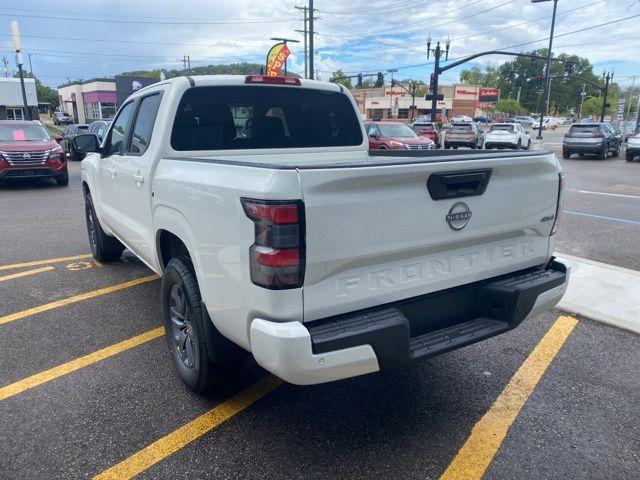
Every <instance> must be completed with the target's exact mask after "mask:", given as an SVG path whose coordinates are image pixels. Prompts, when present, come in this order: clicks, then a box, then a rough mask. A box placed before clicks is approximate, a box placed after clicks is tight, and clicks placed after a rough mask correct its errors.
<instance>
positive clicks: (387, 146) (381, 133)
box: [364, 122, 436, 150]
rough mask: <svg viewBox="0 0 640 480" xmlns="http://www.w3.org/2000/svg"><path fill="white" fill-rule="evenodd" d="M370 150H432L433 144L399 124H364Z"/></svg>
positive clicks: (434, 146)
mask: <svg viewBox="0 0 640 480" xmlns="http://www.w3.org/2000/svg"><path fill="white" fill-rule="evenodd" d="M364 126H365V128H366V129H367V135H368V137H369V149H371V150H376V149H379V150H398V149H402V150H432V149H434V148H436V145H435V143H434V142H433V141H432V140H431V139H429V138H426V137H421V136H420V135H418V134H417V133H416V132H414V131H413V130H411V129H410V128H409V127H408V126H407V125H405V124H404V123H400V122H372V123H365V124H364Z"/></svg>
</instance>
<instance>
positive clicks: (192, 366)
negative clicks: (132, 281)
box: [160, 257, 244, 393]
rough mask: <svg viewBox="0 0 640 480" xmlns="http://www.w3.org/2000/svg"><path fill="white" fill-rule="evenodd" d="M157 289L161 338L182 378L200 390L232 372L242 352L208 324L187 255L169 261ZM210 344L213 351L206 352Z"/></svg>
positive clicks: (188, 385)
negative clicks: (162, 323)
mask: <svg viewBox="0 0 640 480" xmlns="http://www.w3.org/2000/svg"><path fill="white" fill-rule="evenodd" d="M160 291H161V293H160V295H161V306H162V318H163V321H164V331H165V339H166V341H167V347H168V348H169V354H170V355H171V360H172V361H173V365H174V367H175V369H176V371H177V373H178V376H179V377H180V379H181V380H182V382H183V383H184V384H185V385H186V386H187V387H189V389H191V390H193V391H194V392H197V393H202V392H205V391H207V390H209V389H211V388H212V387H213V386H215V385H216V384H217V383H220V382H221V381H222V380H224V379H227V378H229V377H230V374H232V373H235V372H236V371H237V368H238V360H239V359H241V358H243V356H244V355H242V356H241V355H239V353H238V352H239V351H240V350H241V349H240V348H239V347H237V346H236V345H235V344H233V343H232V342H230V341H229V340H227V339H226V338H225V337H223V336H222V335H221V334H220V333H219V332H218V331H217V330H215V328H214V327H213V324H211V319H210V318H209V316H208V315H207V313H206V309H205V308H204V305H203V303H202V298H201V296H200V289H199V287H198V281H197V279H196V275H195V273H194V272H193V266H192V264H191V261H190V260H189V258H187V257H176V258H172V259H171V260H170V261H169V263H168V264H167V267H166V268H165V270H164V273H163V275H162V287H161V290H160ZM212 334H213V336H214V338H213V339H212V338H211V335H212ZM208 337H209V338H208ZM211 346H213V347H214V348H216V350H217V351H216V352H210V351H209V347H211Z"/></svg>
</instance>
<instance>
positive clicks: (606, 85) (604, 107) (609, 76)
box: [600, 72, 613, 122]
mask: <svg viewBox="0 0 640 480" xmlns="http://www.w3.org/2000/svg"><path fill="white" fill-rule="evenodd" d="M611 80H613V74H612V73H609V72H607V75H606V77H605V80H604V91H603V92H602V111H601V112H600V121H601V122H604V114H605V112H606V110H607V94H608V93H609V83H610V82H611Z"/></svg>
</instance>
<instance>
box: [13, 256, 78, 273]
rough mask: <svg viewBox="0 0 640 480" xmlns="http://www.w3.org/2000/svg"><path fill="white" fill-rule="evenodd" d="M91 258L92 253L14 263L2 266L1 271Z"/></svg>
mask: <svg viewBox="0 0 640 480" xmlns="http://www.w3.org/2000/svg"><path fill="white" fill-rule="evenodd" d="M89 257H91V254H90V253H83V254H82V255H72V256H70V257H57V258H47V259H44V260H33V261H31V262H22V263H14V264H11V265H0V270H13V269H14V268H24V267H36V266H38V265H48V264H50V263H62V262H66V261H69V260H80V259H82V258H89Z"/></svg>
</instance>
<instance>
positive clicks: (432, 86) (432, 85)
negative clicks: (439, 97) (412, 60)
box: [429, 73, 437, 93]
mask: <svg viewBox="0 0 640 480" xmlns="http://www.w3.org/2000/svg"><path fill="white" fill-rule="evenodd" d="M435 87H436V76H435V74H433V73H432V74H431V76H430V77H429V91H430V92H431V93H437V92H434V91H433V90H434V89H435Z"/></svg>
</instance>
